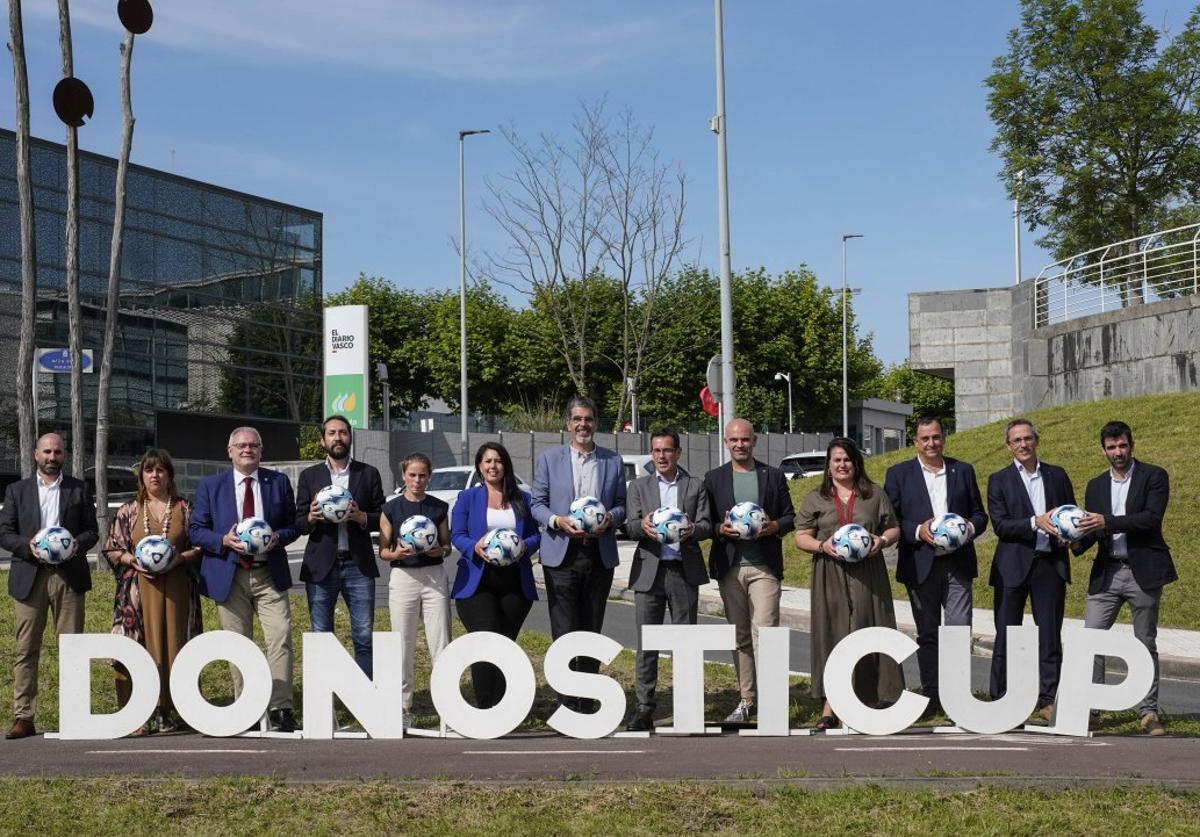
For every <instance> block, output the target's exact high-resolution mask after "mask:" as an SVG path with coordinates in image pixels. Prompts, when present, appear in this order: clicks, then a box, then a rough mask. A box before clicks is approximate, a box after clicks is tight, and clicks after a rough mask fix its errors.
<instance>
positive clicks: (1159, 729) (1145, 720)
mask: <svg viewBox="0 0 1200 837" xmlns="http://www.w3.org/2000/svg"><path fill="white" fill-rule="evenodd" d="M1142 729H1144V730H1145V731H1146V734H1147V735H1154V736H1158V735H1166V734H1167V728H1166V727H1164V726H1163V722H1162V721H1161V720H1159V717H1158V713H1157V712H1147V713H1146V714H1145V715H1143V716H1142Z"/></svg>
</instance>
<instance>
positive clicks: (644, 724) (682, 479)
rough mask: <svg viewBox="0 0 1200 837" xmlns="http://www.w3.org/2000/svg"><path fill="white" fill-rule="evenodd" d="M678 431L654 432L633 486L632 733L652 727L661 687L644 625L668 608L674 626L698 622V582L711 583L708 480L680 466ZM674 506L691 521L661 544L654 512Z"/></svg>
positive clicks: (656, 620)
mask: <svg viewBox="0 0 1200 837" xmlns="http://www.w3.org/2000/svg"><path fill="white" fill-rule="evenodd" d="M680 453H681V451H680V449H679V434H678V433H676V432H675V431H674V430H666V429H664V430H657V431H655V432H654V433H652V434H651V436H650V456H651V457H652V459H653V460H654V473H653V474H648V475H646V476H644V477H639V478H638V479H636V480H634V481H633V483H631V484H630V486H629V531H630V533H631V534H635V535H637V537H638V548H637V552H635V553H634V555H633V567H632V569H631V571H630V573H629V589H631V590H633V591H634V602H635V605H636V607H635V613H636V618H637V632H638V655H637V682H636V685H635V690H636V692H637V711H636V712H635V713H634V715H633V717H632V718H631V719H630V720H629V723H628V724H626V725H625V728H626V729H627V730H629V731H630V732H648V731H650V730H652V729H654V708H655V702H654V692H655V688H656V687H657V685H658V652H657V651H643V650H641V644H642V626H643V625H662V624H664V617H665V616H666V611H667V609H670V611H671V624H672V625H695V624H696V612H697V609H698V607H699V602H700V590H699V588H700V585H701V584H705V583H707V582H708V573H707V572H705V571H704V555H703V553H702V552H701V551H700V544H699V542H700V541H702V540H705V539H707V538H710V537H712V520H711V518H710V516H709V513H708V493H707V492H706V491H705V490H704V480H703V479H701V478H700V477H693V476H691V475H690V474H688V473H687V472H686V471H684V470H683V469H682V468H680V467H679V454H680ZM663 506H673V507H675V508H677V509H679V510H681V511H682V512H683V513H684V514H685V515H687V519H688V525H687V527H686V528H685V529H684V531H683V537H682V538H681V539H680V541H679V543H677V544H663V543H659V541H658V538H657V537H656V536H655V531H654V525H653V524H652V523H651V522H650V516H651V515H652V514H653V513H654V511H655V509H659V508H662V507H663Z"/></svg>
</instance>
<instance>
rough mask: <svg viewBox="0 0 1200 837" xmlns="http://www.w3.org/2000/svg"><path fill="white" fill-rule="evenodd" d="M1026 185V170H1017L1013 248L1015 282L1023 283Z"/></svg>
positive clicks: (1014, 197)
mask: <svg viewBox="0 0 1200 837" xmlns="http://www.w3.org/2000/svg"><path fill="white" fill-rule="evenodd" d="M1023 185H1025V170H1024V169H1021V170H1020V171H1019V172H1017V191H1016V194H1015V195H1013V248H1014V249H1015V250H1016V253H1015V259H1016V261H1015V262H1014V272H1015V274H1016V275H1015V276H1014V277H1013V284H1014V285H1019V284H1021V187H1022V186H1023Z"/></svg>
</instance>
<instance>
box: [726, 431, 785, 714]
mask: <svg viewBox="0 0 1200 837" xmlns="http://www.w3.org/2000/svg"><path fill="white" fill-rule="evenodd" d="M724 441H725V448H726V450H728V451H729V460H730V461H729V462H726V463H725V464H724V465H722V466H721V467H719V468H714V469H713V470H711V471H709V472H708V473H707V474H705V476H704V488H705V491H706V492H707V493H708V505H709V508H710V509H712V515H713V517H712V520H713V524H714V532H713V542H712V548H711V550H710V552H709V557H708V565H709V569H708V573H709V575H710V576H712V577H713V578H715V579H716V580H717V583H718V584H719V585H720V588H721V601H722V603H723V604H724V606H725V618H726V619H728V620H729V622H730V623H731V624H732V625H733V626H734V628H735V629H736V633H737V651H736V652H735V653H734V655H733V662H734V667H735V669H736V670H737V676H738V689H739V691H740V692H741V700H740V701H739V703H738V705H737V708H736V709H734V710H733V712H731V713H730V714H729V716H728V717H727V718H726V719H725V723H727V724H748V723H750V720H751V718H752V717H753V716H754V714H755V713H754V707H755V703H756V699H757V693H758V672H757V668H756V666H755V658H756V656H757V654H758V629H759V628H764V627H772V628H773V627H775V626H777V625H778V624H779V590H780V587H779V585H780V581H781V580H782V579H783V544H782V538H783V536H784V535H786V534H787V533H788V532H790V531H792V530H793V529H794V528H795V527H796V524H795V518H796V510H795V508H793V506H792V495H791V492H789V491H788V487H787V479H786V478H785V477H784V476H783V471H780V470H779V469H778V468H774V467H772V466H770V465H768V464H766V463H765V462H759V461H758V460H757V459H755V458H754V445H755V443H756V442H757V441H758V436H757V435H756V434H755V433H754V426H753V425H752V424H750V422H748V421H746V420H745V419H734V420H733V421H731V422H729V424H727V425H726V426H725V439H724ZM744 502H751V503H757V504H758V505H759V506H761V507H762V509H763V512H764V514H765V516H766V523H765V525H764V526H763V527H762V529H761V530H760V531H759V533H758V537H756V538H754V539H753V540H739V539H738V533H737V530H736V529H734V528H732V527H731V526H730V525H729V523H728V522H727V521H726V519H725V517H726V515H727V514H728V513H729V510H730V509H731V508H733V507H734V506H735V505H737V504H738V503H744ZM716 524H720V526H719V528H718V527H717V526H716Z"/></svg>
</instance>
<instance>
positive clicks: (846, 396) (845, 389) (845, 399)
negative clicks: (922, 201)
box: [842, 233, 862, 437]
mask: <svg viewBox="0 0 1200 837" xmlns="http://www.w3.org/2000/svg"><path fill="white" fill-rule="evenodd" d="M852 238H862V235H861V234H859V233H847V234H846V235H843V236H842V436H843V437H848V436H849V435H850V390H849V384H848V383H847V381H848V375H847V371H846V370H847V353H846V297H847V296H848V295H849V291H848V289H847V287H846V242H847V241H849V240H850V239H852Z"/></svg>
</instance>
